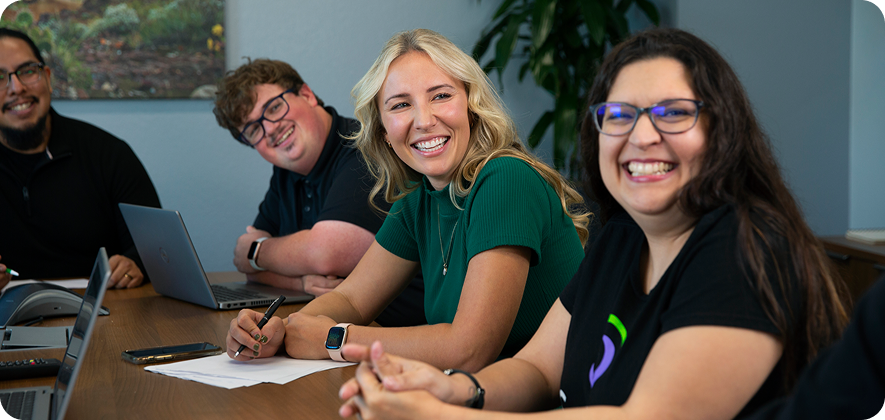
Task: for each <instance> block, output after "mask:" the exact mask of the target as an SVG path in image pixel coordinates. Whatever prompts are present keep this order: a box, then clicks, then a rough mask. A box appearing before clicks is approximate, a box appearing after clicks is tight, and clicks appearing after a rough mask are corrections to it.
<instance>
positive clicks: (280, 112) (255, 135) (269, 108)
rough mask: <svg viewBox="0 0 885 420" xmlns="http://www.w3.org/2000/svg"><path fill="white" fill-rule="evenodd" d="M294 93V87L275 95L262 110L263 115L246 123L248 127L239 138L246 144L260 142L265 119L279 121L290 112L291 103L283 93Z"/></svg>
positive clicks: (263, 133)
mask: <svg viewBox="0 0 885 420" xmlns="http://www.w3.org/2000/svg"><path fill="white" fill-rule="evenodd" d="M290 92H292V93H294V92H295V91H294V90H293V89H289V90H287V91H285V92H283V93H281V94H279V95H278V96H275V97H274V98H273V99H271V100H270V101H269V102H268V103H267V105H265V106H264V109H263V110H262V111H261V117H260V118H258V119H257V120H255V121H252V122H250V123H249V124H246V127H244V128H243V131H241V132H240V138H239V140H240V141H241V142H243V143H244V144H246V145H248V146H251V147H255V145H256V144H258V142H260V141H261V140H262V139H264V135H265V132H264V124H263V122H264V121H265V120H267V121H270V122H277V121H279V120H281V119H283V117H284V116H286V114H287V113H289V103H288V102H286V99H285V98H283V95H285V94H287V93H290Z"/></svg>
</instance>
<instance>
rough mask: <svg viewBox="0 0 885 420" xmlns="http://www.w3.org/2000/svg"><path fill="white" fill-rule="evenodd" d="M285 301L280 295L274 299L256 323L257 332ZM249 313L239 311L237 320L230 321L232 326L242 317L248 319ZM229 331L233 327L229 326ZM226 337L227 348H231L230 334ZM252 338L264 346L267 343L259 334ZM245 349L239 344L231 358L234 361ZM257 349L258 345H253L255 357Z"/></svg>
mask: <svg viewBox="0 0 885 420" xmlns="http://www.w3.org/2000/svg"><path fill="white" fill-rule="evenodd" d="M285 300H286V297H285V296H282V295H280V297H278V298H276V300H274V301H273V303H272V304H271V305H270V308H268V309H267V311H266V312H265V313H264V317H262V318H261V320H260V321H258V330H259V332H260V330H261V329H262V328H264V326H265V325H266V324H267V321H269V320H270V318H271V317H273V314H274V312H276V311H277V308H279V307H280V305H281V304H282V303H283V301H285ZM249 312H252V313H255V312H254V311H249ZM249 312H246V310H243V311H241V312H240V315H239V316H238V317H237V319H235V320H234V321H232V324H233V323H234V322H237V323H238V321H239V320H240V318H241V317H243V316H246V317H247V318H248V316H249ZM231 329H233V325H231ZM227 337H228V339H227V341H228V348H231V347H230V344H231V341H232V339H231V336H230V333H228V336H227ZM253 338H254V339H255V341H259V342H261V343H265V344H266V343H267V341H268V339H267V337H266V336H261V335H260V334H255V337H253ZM245 349H246V345H245V344H240V348H239V349H237V352H236V353H234V356H233V358H234V359H236V358H237V357H238V356H239V355H240V353H242V352H243V350H245ZM258 349H259V345H258V344H255V347H254V348H253V354H254V355H256V356H257V353H258Z"/></svg>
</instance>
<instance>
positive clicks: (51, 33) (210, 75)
mask: <svg viewBox="0 0 885 420" xmlns="http://www.w3.org/2000/svg"><path fill="white" fill-rule="evenodd" d="M0 27H6V28H11V29H16V30H19V31H22V32H25V33H26V34H28V35H29V36H30V37H31V38H32V39H33V40H34V42H35V43H36V44H37V47H38V48H40V50H41V52H42V54H43V59H44V60H45V61H46V64H47V66H49V67H50V68H51V69H52V97H53V98H63V99H90V98H91V99H122V98H126V99H146V98H197V99H211V98H214V97H215V90H216V88H215V83H216V82H217V81H218V80H219V79H220V78H221V77H222V76H223V74H224V52H225V36H224V0H138V1H120V0H20V1H17V2H15V3H13V4H12V5H10V6H9V7H8V8H7V9H6V10H5V11H4V12H3V14H2V17H0Z"/></svg>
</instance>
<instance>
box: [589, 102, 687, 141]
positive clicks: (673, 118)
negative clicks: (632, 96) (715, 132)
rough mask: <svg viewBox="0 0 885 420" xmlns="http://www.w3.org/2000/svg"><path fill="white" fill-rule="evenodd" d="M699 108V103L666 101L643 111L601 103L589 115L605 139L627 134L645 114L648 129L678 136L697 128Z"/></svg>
mask: <svg viewBox="0 0 885 420" xmlns="http://www.w3.org/2000/svg"><path fill="white" fill-rule="evenodd" d="M703 106H704V103H703V102H701V101H696V100H693V99H669V100H666V101H662V102H658V103H656V104H654V105H652V106H650V107H647V108H639V107H636V106H633V105H630V104H627V103H623V102H603V103H600V104H596V105H593V107H591V108H590V112H591V113H592V115H593V122H594V123H596V129H597V130H599V132H600V133H602V134H605V135H608V136H623V135H625V134H629V133H630V132H631V131H633V127H636V121H637V120H638V119H639V117H640V116H642V114H643V113H648V117H649V118H650V119H651V123H652V125H653V126H654V127H655V129H656V130H658V131H660V132H661V133H665V134H679V133H684V132H686V131H688V130H691V129H692V127H694V126H695V124H697V122H698V114H699V113H700V109H701V108H702V107H703Z"/></svg>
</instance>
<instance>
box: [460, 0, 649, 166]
mask: <svg viewBox="0 0 885 420" xmlns="http://www.w3.org/2000/svg"><path fill="white" fill-rule="evenodd" d="M634 4H635V5H636V6H637V7H638V8H639V9H640V10H641V11H642V13H644V14H645V16H647V17H648V18H649V20H650V21H651V22H652V23H654V24H655V25H657V24H659V23H660V16H659V14H658V10H657V7H655V5H654V4H653V3H652V2H651V1H649V0H620V1H616V0H503V1H502V3H501V6H500V7H499V8H498V10H497V11H496V12H495V15H494V17H493V18H492V21H491V22H489V24H488V25H487V26H486V28H485V29H484V30H483V32H482V36H481V37H480V39H479V40H478V41H477V43H476V45H475V46H474V48H473V56H474V58H476V59H477V60H480V59H481V58H482V57H483V56H485V54H486V52H487V51H488V50H489V48H490V47H491V46H492V44H493V43H494V53H493V54H492V56H491V58H490V59H489V60H488V61H487V62H486V63H485V64H483V69H484V70H485V71H486V73H488V74H491V72H493V71H495V72H497V73H498V81H499V84H501V85H503V83H502V78H501V75H502V74H503V73H504V69H505V68H506V67H507V64H508V63H509V62H510V58H511V57H512V56H514V55H516V54H522V55H523V56H524V57H526V58H527V60H526V61H525V62H524V63H523V65H522V67H520V69H519V80H520V81H522V80H523V78H524V77H525V75H526V74H527V73H531V75H532V78H533V79H534V81H535V83H536V84H537V85H538V86H540V87H542V88H544V89H545V90H546V91H548V92H550V94H552V95H553V97H554V99H555V106H554V108H553V109H552V110H548V111H546V112H545V113H544V114H543V115H541V117H540V118H539V119H538V121H537V122H535V126H534V128H532V131H531V133H530V134H529V136H528V138H527V143H528V145H529V147H532V148H535V147H537V146H538V144H539V143H540V142H541V138H542V136H543V135H544V133H545V132H546V131H547V129H548V128H549V127H550V125H551V124H552V125H553V164H554V166H555V167H556V168H557V169H559V170H560V171H564V172H565V173H567V174H568V176H569V177H570V178H572V179H575V180H576V179H579V177H580V174H581V168H580V165H579V164H578V163H577V162H578V153H577V151H578V140H577V137H578V130H577V124H578V122H579V120H580V115H579V112H581V111H582V108H583V106H584V103H585V101H586V98H587V91H588V90H589V88H590V86H591V85H592V83H593V78H594V77H595V76H596V72H597V70H598V68H599V65H600V64H601V63H602V58H603V56H604V55H605V52H606V51H607V50H608V49H609V48H610V47H611V46H612V45H615V44H617V43H618V42H620V41H621V40H623V39H624V38H625V37H626V36H627V35H628V26H627V18H626V14H627V12H628V11H629V10H630V7H631V6H633V5H634Z"/></svg>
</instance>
